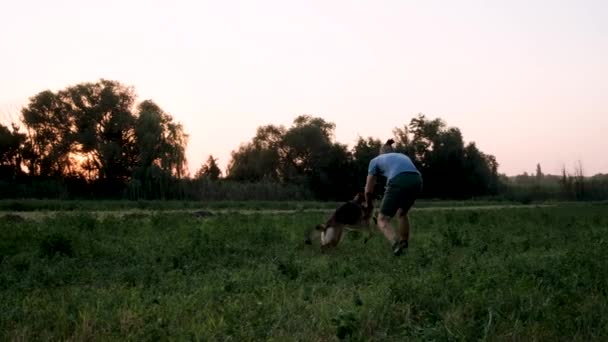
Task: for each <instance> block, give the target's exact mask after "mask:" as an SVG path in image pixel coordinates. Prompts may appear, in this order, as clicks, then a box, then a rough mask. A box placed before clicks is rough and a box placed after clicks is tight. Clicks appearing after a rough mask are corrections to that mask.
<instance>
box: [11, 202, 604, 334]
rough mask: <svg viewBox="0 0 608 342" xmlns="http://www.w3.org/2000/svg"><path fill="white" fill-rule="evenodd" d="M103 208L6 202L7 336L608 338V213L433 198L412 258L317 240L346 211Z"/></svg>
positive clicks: (420, 217) (584, 207)
mask: <svg viewBox="0 0 608 342" xmlns="http://www.w3.org/2000/svg"><path fill="white" fill-rule="evenodd" d="M15 203H20V204H15ZM91 203H94V202H91ZM91 203H89V202H86V203H85V204H82V205H80V206H78V205H75V206H74V207H72V208H68V207H65V206H66V204H61V202H56V203H55V202H52V201H47V202H44V201H42V202H35V203H34V204H32V202H15V201H13V202H6V201H5V202H2V203H0V205H1V206H2V210H4V211H3V212H0V312H1V314H0V340H2V341H40V340H42V341H45V340H75V341H80V340H88V341H115V340H132V341H159V340H188V341H189V340H193V341H254V340H255V341H258V340H275V341H337V340H341V339H345V340H350V341H428V340H434V341H476V340H488V341H602V340H604V341H605V340H606V339H608V315H607V313H608V300H607V293H608V260H607V258H606V251H608V204H606V203H597V204H553V205H549V206H513V207H510V206H505V207H496V206H494V207H487V208H486V207H484V206H483V205H478V206H474V207H472V208H467V207H466V206H465V205H460V204H458V203H455V204H454V208H453V209H446V208H444V207H445V206H444V207H441V208H434V207H435V206H438V207H440V206H439V205H435V204H429V205H424V204H423V205H420V206H418V207H417V208H415V210H414V211H412V213H411V220H412V225H413V231H412V239H411V242H410V249H409V251H408V252H407V253H406V254H405V255H402V256H401V257H394V256H393V255H392V254H391V252H390V247H389V243H388V242H387V241H385V240H384V239H383V237H382V236H381V235H380V234H379V233H376V235H375V237H374V238H373V239H372V240H371V241H370V242H368V243H367V244H364V243H363V238H362V237H361V236H360V235H358V234H357V233H354V232H353V233H349V234H348V235H347V236H346V238H345V239H344V241H343V242H342V243H341V244H340V246H339V247H338V248H337V249H336V250H333V251H331V252H329V253H325V254H322V253H320V251H319V248H318V247H319V246H318V242H316V243H315V244H313V245H312V246H309V245H305V244H304V243H303V234H304V231H305V230H306V229H307V228H308V227H311V226H313V225H315V224H317V223H320V222H322V221H324V220H325V219H326V217H327V216H328V215H329V212H330V211H331V209H332V208H333V204H331V205H328V204H322V203H318V204H316V205H315V204H314V203H304V204H297V203H296V204H285V203H288V202H285V203H283V204H280V203H279V204H275V206H273V205H271V204H268V203H257V204H256V203H250V204H249V206H247V205H246V204H240V203H236V204H234V203H233V204H225V205H221V204H215V205H213V204H209V205H206V206H204V207H205V208H206V210H209V211H210V212H211V213H212V215H210V216H206V217H196V216H195V215H193V214H192V211H194V210H196V209H200V207H199V208H197V207H196V205H194V204H192V205H190V204H180V203H177V202H176V203H175V204H170V205H165V206H162V205H158V204H143V205H141V206H139V205H137V206H136V207H135V208H134V207H133V206H128V205H127V206H122V204H120V202H116V203H110V204H108V203H102V204H100V206H101V207H102V208H103V209H104V212H103V214H102V213H100V212H98V211H95V212H92V211H91V210H94V209H95V208H96V206H95V205H93V204H91ZM199 206H200V203H199ZM315 208H316V209H319V210H315ZM131 209H139V210H137V211H134V210H131ZM163 209H167V210H163ZM169 209H175V210H169ZM178 209H179V210H178ZM280 209H284V210H280ZM45 210H47V211H45ZM32 211H40V212H39V213H38V214H37V215H32Z"/></svg>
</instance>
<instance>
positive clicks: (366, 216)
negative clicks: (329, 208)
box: [304, 192, 373, 251]
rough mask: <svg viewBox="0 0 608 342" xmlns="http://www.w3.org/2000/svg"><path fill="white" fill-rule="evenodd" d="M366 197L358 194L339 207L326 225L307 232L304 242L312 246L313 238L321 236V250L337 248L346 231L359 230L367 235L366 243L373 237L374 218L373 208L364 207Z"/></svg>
mask: <svg viewBox="0 0 608 342" xmlns="http://www.w3.org/2000/svg"><path fill="white" fill-rule="evenodd" d="M364 203H365V195H364V194H363V192H359V193H357V195H355V198H353V199H352V200H351V201H348V202H346V203H344V204H342V205H341V206H340V207H338V208H337V209H336V210H335V211H334V212H333V214H332V215H331V217H330V218H329V219H328V220H327V221H326V222H325V223H324V224H319V225H317V226H316V227H315V228H314V229H310V230H308V231H307V232H306V234H305V237H304V242H305V243H306V244H312V239H313V237H316V236H320V241H321V250H322V251H324V250H327V249H329V248H333V247H336V246H337V245H338V244H339V243H340V241H341V240H342V237H343V235H344V231H345V230H358V231H363V232H366V233H367V237H366V238H365V240H364V242H367V241H368V240H369V239H370V238H371V236H372V230H371V227H370V219H371V218H372V211H373V208H372V207H367V206H364V205H363V204H364Z"/></svg>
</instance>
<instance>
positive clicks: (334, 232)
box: [321, 224, 344, 250]
mask: <svg viewBox="0 0 608 342" xmlns="http://www.w3.org/2000/svg"><path fill="white" fill-rule="evenodd" d="M343 230H344V227H343V226H342V225H341V224H334V225H333V226H328V227H326V228H325V230H324V231H323V232H322V233H321V249H322V250H324V249H328V248H334V247H336V246H338V244H339V243H340V240H341V238H342V231H343Z"/></svg>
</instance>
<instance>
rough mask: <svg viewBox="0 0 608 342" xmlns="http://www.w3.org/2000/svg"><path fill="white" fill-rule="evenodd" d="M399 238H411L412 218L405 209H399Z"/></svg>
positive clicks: (403, 239)
mask: <svg viewBox="0 0 608 342" xmlns="http://www.w3.org/2000/svg"><path fill="white" fill-rule="evenodd" d="M399 240H401V241H409V240H410V218H409V216H408V214H407V212H405V211H404V210H399Z"/></svg>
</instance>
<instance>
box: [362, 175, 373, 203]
mask: <svg viewBox="0 0 608 342" xmlns="http://www.w3.org/2000/svg"><path fill="white" fill-rule="evenodd" d="M375 187H376V176H373V175H368V176H367V180H366V181H365V203H366V204H367V206H368V207H372V206H373V204H374V202H373V201H374V188H375Z"/></svg>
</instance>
